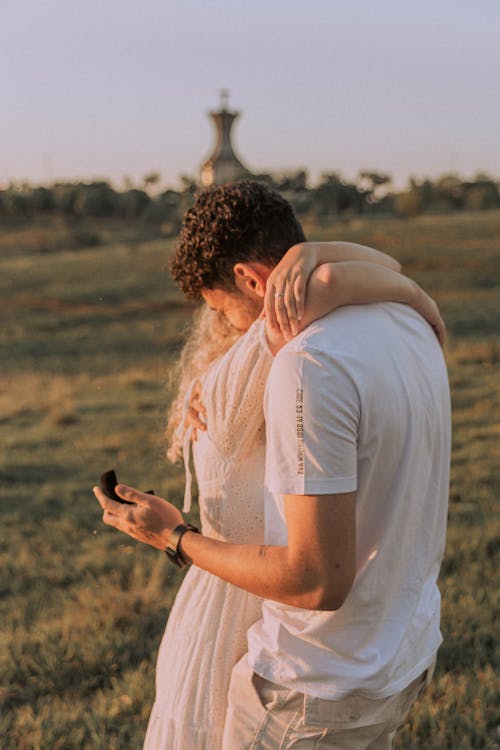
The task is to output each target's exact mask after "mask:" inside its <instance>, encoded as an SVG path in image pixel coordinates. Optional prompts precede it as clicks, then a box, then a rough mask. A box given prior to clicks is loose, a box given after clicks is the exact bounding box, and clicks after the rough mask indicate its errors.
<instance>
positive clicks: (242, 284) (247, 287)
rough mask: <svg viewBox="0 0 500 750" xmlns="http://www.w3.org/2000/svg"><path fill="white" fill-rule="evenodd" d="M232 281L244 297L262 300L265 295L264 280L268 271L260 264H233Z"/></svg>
mask: <svg viewBox="0 0 500 750" xmlns="http://www.w3.org/2000/svg"><path fill="white" fill-rule="evenodd" d="M233 271H234V281H235V284H236V286H237V288H238V289H239V290H240V292H242V293H243V294H244V295H245V296H246V297H251V298H252V299H256V298H258V299H263V298H264V295H265V293H266V279H267V277H268V276H269V270H268V269H266V267H265V266H263V265H262V264H261V263H235V265H234V266H233Z"/></svg>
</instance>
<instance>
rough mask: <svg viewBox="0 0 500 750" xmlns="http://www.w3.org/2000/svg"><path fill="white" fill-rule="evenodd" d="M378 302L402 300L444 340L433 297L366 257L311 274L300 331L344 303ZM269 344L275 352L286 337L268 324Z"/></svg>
mask: <svg viewBox="0 0 500 750" xmlns="http://www.w3.org/2000/svg"><path fill="white" fill-rule="evenodd" d="M375 302H401V303H403V304H406V305H410V307H413V308H414V309H415V310H416V311H417V312H419V313H420V314H421V315H422V316H423V317H424V318H425V319H426V320H427V322H428V323H429V324H430V325H431V326H432V327H433V328H434V331H435V333H436V336H437V337H438V339H439V342H440V344H441V346H443V344H444V341H445V324H444V322H443V319H442V318H441V315H440V313H439V309H438V307H437V305H436V303H435V302H434V300H433V299H432V298H431V297H429V295H428V294H427V293H426V292H424V290H423V289H422V288H421V287H420V286H419V285H418V284H417V283H416V282H415V281H413V280H412V279H409V278H408V277H407V276H403V274H401V273H398V272H397V271H393V270H392V269H390V268H386V267H384V266H381V265H378V264H375V263H371V262H365V261H346V262H341V263H326V264H323V265H321V266H320V267H319V268H317V269H316V270H315V271H314V272H313V274H312V275H311V278H310V281H309V284H308V286H307V293H306V303H305V312H304V315H303V317H302V319H301V320H300V321H299V322H298V323H297V328H296V331H297V333H298V332H300V331H301V330H303V329H304V328H305V327H306V326H308V325H309V324H310V323H312V322H313V321H314V320H318V318H321V317H323V315H326V314H327V313H329V312H332V310H335V309H337V308H338V307H343V306H345V305H368V304H372V303H375ZM266 331H267V336H268V340H269V344H270V347H271V350H272V351H273V354H275V353H276V352H277V351H278V350H279V349H280V348H281V346H283V344H284V343H285V338H284V337H283V336H281V334H278V333H277V331H276V330H275V329H272V328H271V326H269V322H268V319H266Z"/></svg>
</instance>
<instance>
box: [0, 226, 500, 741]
mask: <svg viewBox="0 0 500 750" xmlns="http://www.w3.org/2000/svg"><path fill="white" fill-rule="evenodd" d="M4 230H5V231H4V233H3V237H2V238H0V248H1V250H0V253H1V258H0V294H1V299H2V326H1V329H0V357H1V362H2V378H1V381H0V429H1V434H2V447H3V451H2V457H1V463H0V481H1V496H0V520H1V524H0V570H1V574H0V620H1V623H2V628H1V631H0V748H2V749H5V750H14V749H15V750H77V749H79V748H86V749H87V748H89V749H91V750H98V749H102V750H104V749H106V750H125V748H126V749H127V750H129V748H140V747H141V744H142V739H143V736H144V732H145V727H146V723H147V718H148V715H149V710H150V707H151V704H152V700H153V694H154V665H155V659H156V653H157V650H158V646H159V641H160V638H161V634H162V632H163V629H164V625H165V620H166V617H167V614H168V610H169V607H170V605H171V603H172V599H173V596H174V594H175V590H176V588H177V586H178V583H179V581H180V578H181V576H180V575H179V574H178V573H176V571H175V570H174V569H173V568H172V566H170V565H169V564H168V561H167V560H166V559H163V557H162V556H161V555H160V554H159V553H158V552H156V551H154V550H152V549H150V548H148V547H145V546H142V545H140V544H138V543H135V542H133V541H132V540H129V539H128V538H126V537H124V536H123V535H120V534H119V533H117V532H116V531H115V530H113V529H111V528H109V527H105V526H104V525H103V524H102V522H101V520H100V509H99V506H98V505H97V503H96V502H95V500H94V499H93V496H92V495H91V491H90V488H91V487H92V485H93V484H94V483H95V482H96V480H97V478H98V476H99V474H100V473H101V472H102V471H103V470H105V469H107V468H110V467H111V466H114V467H116V469H117V473H118V475H119V476H121V477H123V479H124V480H126V481H127V482H130V483H131V484H136V485H138V486H141V487H144V488H145V489H148V488H149V487H154V489H155V490H156V491H157V492H158V493H159V494H162V495H163V496H165V497H168V498H170V499H172V500H174V501H179V500H180V497H181V494H182V486H183V483H182V474H181V472H180V470H179V468H177V467H172V466H170V465H169V464H167V463H166V462H165V460H164V458H163V443H162V430H163V426H164V414H165V410H166V405H167V395H166V390H165V382H166V379H167V373H168V369H169V367H170V365H171V363H172V362H173V359H174V358H175V355H176V352H177V351H178V348H179V345H180V343H181V341H182V335H183V329H184V326H185V324H186V322H187V321H188V319H189V316H190V314H191V307H190V306H189V305H187V304H185V303H184V301H183V300H182V298H181V296H180V295H179V293H178V292H177V291H176V290H175V289H174V287H173V285H172V283H171V282H170V280H169V278H168V274H167V273H166V272H165V270H164V266H165V261H166V259H167V257H168V254H169V252H170V251H171V248H172V245H171V243H169V242H167V241H165V240H162V239H154V238H153V239H151V238H147V237H145V238H141V237H140V236H137V233H135V234H134V235H133V237H132V232H133V230H132V228H129V229H127V227H126V225H119V226H118V225H108V224H102V223H101V224H97V223H96V226H95V228H94V229H93V231H95V233H96V234H97V235H98V236H99V237H100V241H101V245H100V246H99V247H93V248H75V249H72V250H71V251H69V250H65V249H64V247H63V246H62V247H59V246H58V245H57V242H55V241H53V242H52V241H51V237H52V234H51V232H54V233H55V235H57V237H59V236H60V233H61V228H60V227H59V226H55V227H51V226H50V224H45V225H44V227H43V232H44V235H43V243H42V242H41V240H40V231H41V230H40V227H38V226H37V227H30V225H26V224H24V225H23V224H21V223H19V222H17V224H15V225H14V223H12V224H9V225H8V226H5V227H4ZM87 230H88V231H90V229H88V228H87ZM67 231H68V230H67V228H65V232H67ZM134 231H135V230H134ZM127 232H130V237H131V239H130V241H129V240H128V239H127V237H128V235H127ZM308 234H309V236H310V237H318V238H320V237H325V238H326V237H328V238H335V237H336V238H339V239H340V238H342V239H347V240H352V241H360V242H366V243H368V244H373V245H374V246H376V247H379V248H380V249H384V250H387V251H388V252H390V253H392V254H393V255H395V256H396V257H397V258H398V259H399V260H401V261H402V263H403V264H404V267H405V270H407V272H408V273H409V274H410V275H412V276H413V277H414V278H416V279H417V280H418V281H420V282H421V283H423V284H424V285H425V286H426V288H427V289H428V290H429V291H430V292H431V293H432V294H433V295H434V296H435V297H436V299H437V300H438V302H439V303H440V305H441V308H442V311H443V313H444V317H445V319H446V322H447V325H448V331H449V344H448V348H447V360H448V365H449V372H450V382H451V386H452V401H453V423H454V438H453V462H452V477H451V491H450V498H451V501H450V514H449V517H450V524H449V534H448V544H447V550H446V557H445V561H444V564H443V570H442V576H441V588H442V593H443V632H444V637H445V642H444V644H443V646H442V648H441V651H440V657H439V663H438V668H437V672H436V677H435V679H434V682H433V684H432V686H431V688H430V690H429V692H428V693H427V695H426V697H425V698H424V699H423V700H422V701H421V703H420V704H419V705H418V706H417V707H416V708H415V710H414V711H413V713H412V715H411V717H410V719H409V721H408V722H407V724H406V725H405V727H404V729H403V731H402V733H401V736H400V739H399V740H398V747H399V748H401V749H403V748H404V749H405V750H406V748H435V749H436V750H438V749H439V750H445V749H446V748H450V750H456V749H457V748H459V749H462V748H463V749H464V750H465V749H466V748H467V749H468V748H493V747H495V746H497V742H498V738H499V735H498V731H497V725H498V715H497V713H496V707H497V706H498V704H499V702H500V701H499V696H498V690H497V687H496V685H495V681H494V670H495V669H496V668H497V666H498V665H497V662H496V661H495V650H494V642H493V633H494V615H495V608H496V607H497V605H498V601H495V592H496V587H495V574H496V569H497V567H498V563H497V564H496V565H495V556H496V557H497V558H498V554H497V552H498V546H499V538H500V528H499V523H498V515H497V513H498V510H497V508H498V505H497V498H498V496H499V494H500V492H499V491H500V480H499V469H498V467H499V465H500V455H499V448H498V444H499V443H498V437H499V433H500V430H499V427H498V422H497V421H496V420H495V411H496V413H497V414H498V402H499V395H500V378H499V360H500V343H499V340H498V331H499V330H500V297H499V295H498V291H497V290H495V286H494V285H495V283H496V284H497V285H498V282H499V280H500V279H499V277H500V240H499V237H500V214H499V213H498V212H492V213H482V214H471V215H459V216H456V217H421V218H418V219H414V220H410V221H398V220H374V221H371V222H370V221H368V220H360V219H356V220H353V221H352V222H351V223H346V224H341V225H336V226H334V227H330V228H328V227H323V228H318V227H316V228H315V227H313V228H309V232H308ZM17 238H19V243H18V244H17ZM132 240H133V241H132ZM46 246H50V247H51V248H52V251H51V252H45V251H42V250H41V248H42V247H46ZM187 750H188V749H187Z"/></svg>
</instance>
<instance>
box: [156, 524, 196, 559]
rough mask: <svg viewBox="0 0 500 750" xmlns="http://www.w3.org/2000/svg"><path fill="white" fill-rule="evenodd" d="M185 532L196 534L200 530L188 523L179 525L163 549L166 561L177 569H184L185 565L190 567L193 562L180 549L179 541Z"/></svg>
mask: <svg viewBox="0 0 500 750" xmlns="http://www.w3.org/2000/svg"><path fill="white" fill-rule="evenodd" d="M186 531H194V532H195V533H196V534H199V533H200V530H199V529H197V528H196V526H193V525H192V524H190V523H180V524H179V525H178V526H176V527H175V529H174V530H173V531H172V534H171V536H170V541H169V543H168V544H167V546H166V548H165V553H166V555H167V557H168V559H169V560H171V561H172V562H173V563H174V564H175V565H177V567H178V568H185V567H186V565H190V564H191V563H192V562H193V561H192V560H191V559H190V558H189V557H188V556H187V555H185V554H184V553H183V552H182V550H181V548H180V543H181V539H182V537H183V535H184V534H185V533H186Z"/></svg>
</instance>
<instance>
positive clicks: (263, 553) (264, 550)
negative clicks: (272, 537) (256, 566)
mask: <svg viewBox="0 0 500 750" xmlns="http://www.w3.org/2000/svg"><path fill="white" fill-rule="evenodd" d="M270 546H271V545H270V544H263V545H262V546H261V547H259V557H265V556H266V555H267V550H268V549H269V547H270Z"/></svg>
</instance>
